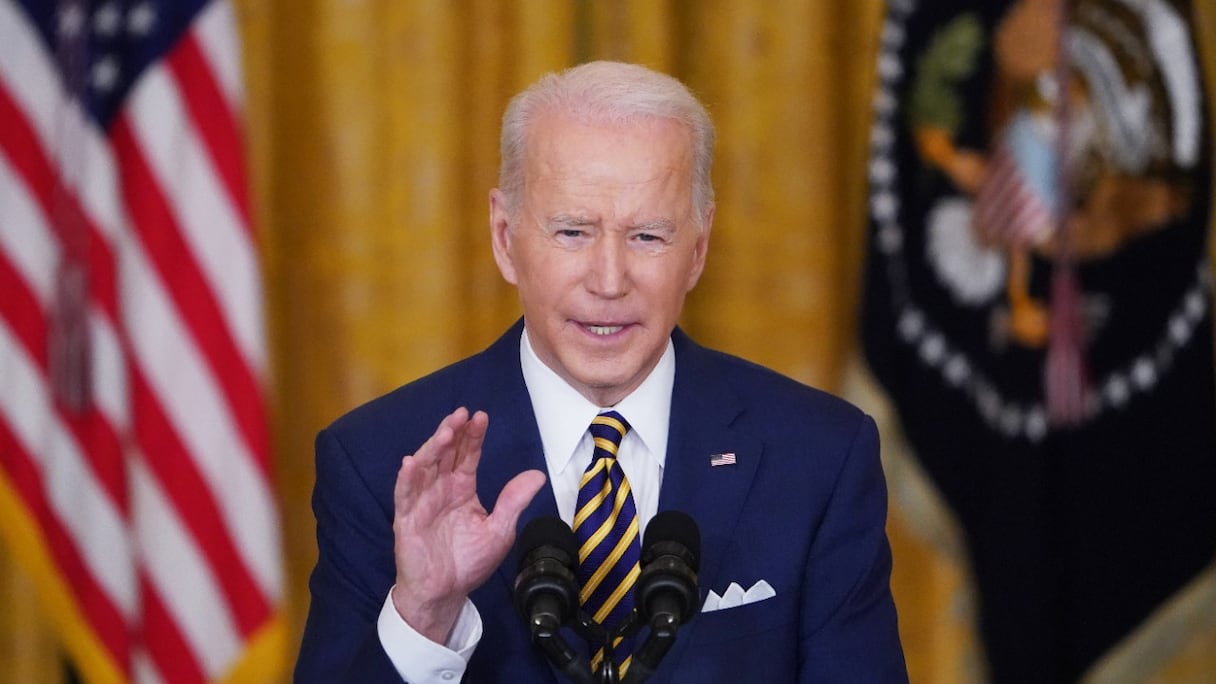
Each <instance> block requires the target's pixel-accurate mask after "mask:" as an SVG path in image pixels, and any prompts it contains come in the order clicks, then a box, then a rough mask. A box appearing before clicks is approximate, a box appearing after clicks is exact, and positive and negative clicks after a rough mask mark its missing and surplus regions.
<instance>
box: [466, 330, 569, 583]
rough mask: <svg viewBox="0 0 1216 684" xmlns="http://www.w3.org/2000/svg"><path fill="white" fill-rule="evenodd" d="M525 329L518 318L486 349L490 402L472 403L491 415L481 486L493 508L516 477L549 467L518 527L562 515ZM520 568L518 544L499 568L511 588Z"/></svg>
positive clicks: (483, 381) (485, 393)
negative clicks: (523, 359)
mask: <svg viewBox="0 0 1216 684" xmlns="http://www.w3.org/2000/svg"><path fill="white" fill-rule="evenodd" d="M522 330H523V323H522V321H521V322H519V323H516V324H515V325H514V326H513V327H512V328H511V330H510V331H508V332H507V333H506V334H504V335H503V336H502V337H501V338H499V340H498V341H497V342H495V343H494V344H493V345H491V346H490V348H489V349H487V350H486V351H485V352H484V353H483V354H482V355H481V360H482V361H483V366H482V369H483V370H484V372H482V373H478V374H476V375H477V377H474V378H473V382H474V383H475V385H476V388H477V389H475V390H474V393H475V394H476V395H477V396H479V397H480V398H481V399H482V401H483V402H484V403H482V404H481V405H480V406H470V407H469V408H470V409H476V408H481V409H482V410H484V411H485V412H486V413H487V414H489V416H490V428H489V430H488V432H487V433H486V441H485V444H484V445H482V450H481V463H480V464H478V467H477V492H478V495H479V496H480V497H481V503H482V505H483V506H485V508H486V510H487V511H489V510H493V507H494V503H495V500H496V499H497V498H498V494H499V492H501V491H502V488H503V487H504V486H505V485H506V484H507V482H509V481H510V480H511V478H513V477H515V476H516V475H518V474H519V473H522V472H523V471H525V470H532V469H535V470H539V471H541V472H542V473H546V475H545V477H546V480H545V486H544V487H543V488H541V490H540V491H539V492H537V493H536V496H535V497H533V498H532V502H531V503H530V504H528V507H527V508H525V509H524V511H523V513H522V514H521V515H520V516H519V523H518V524H517V525H516V531H517V532H518V531H519V530H522V529H523V527H524V526H525V525H527V524H528V522H529V521H531V520H533V519H535V518H538V517H543V516H553V517H557V515H558V513H557V502H556V501H555V499H554V498H553V487H552V486H551V485H550V484H549V482H548V470H547V466H546V464H545V454H544V446H543V445H542V443H541V439H540V429H539V428H538V427H537V425H536V416H535V415H534V414H533V413H532V402H531V401H529V399H528V390H527V387H526V386H525V385H524V376H523V371H522V370H521V369H520V366H519V337H520V334H521V332H522ZM518 569H519V558H517V557H516V554H515V550H514V549H512V552H511V554H510V555H508V557H507V559H506V560H505V561H504V562H503V563H502V564H501V565H500V566H499V568H498V572H497V574H498V576H499V577H500V579H501V580H502V581H503V582H505V583H506V588H507V591H508V592H511V591H512V590H513V588H514V586H515V575H516V573H517V571H518Z"/></svg>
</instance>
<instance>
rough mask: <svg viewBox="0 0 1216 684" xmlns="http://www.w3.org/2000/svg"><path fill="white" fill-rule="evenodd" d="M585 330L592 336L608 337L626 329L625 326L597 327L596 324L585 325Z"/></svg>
mask: <svg viewBox="0 0 1216 684" xmlns="http://www.w3.org/2000/svg"><path fill="white" fill-rule="evenodd" d="M583 329H584V330H586V331H587V332H589V333H591V334H592V335H596V336H598V337H608V336H610V335H615V334H617V333H619V332H620V331H622V330H624V329H625V326H624V325H597V324H594V323H584V324H583Z"/></svg>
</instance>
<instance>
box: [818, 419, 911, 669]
mask: <svg viewBox="0 0 1216 684" xmlns="http://www.w3.org/2000/svg"><path fill="white" fill-rule="evenodd" d="M886 518H887V490H886V482H885V480H884V478H883V472H882V464H881V461H880V459H879V448H878V430H877V428H876V426H875V425H874V421H873V419H871V418H870V417H869V416H864V417H863V418H862V420H861V421H860V422H859V424H858V426H857V428H856V432H855V434H854V435H853V438H852V440H851V443H850V444H849V446H848V449H847V453H846V455H845V456H844V459H843V461H842V462H841V467H840V470H839V472H838V473H837V476H836V484H835V486H834V487H833V489H832V494H831V498H830V500H829V502H828V507H827V510H826V513H825V517H824V520H823V523H822V525H821V526H820V528H819V529H820V532H819V534H817V536H816V538H815V540H814V542H813V544H812V546H811V550H810V558H809V559H808V564H807V568H808V569H807V575H806V578H805V583H804V586H803V588H802V591H803V601H804V606H803V611H802V616H803V617H802V626H801V629H802V631H801V635H802V638H801V642H800V644H799V660H800V674H799V680H800V681H802V682H817V683H819V684H822V683H824V682H881V683H887V682H891V683H904V682H907V681H908V675H907V668H906V666H905V664H904V656H903V648H902V647H901V645H900V641H899V632H898V629H897V625H896V616H895V602H894V600H893V599H892V596H891V588H890V577H891V549H890V545H889V544H888V542H887V536H886Z"/></svg>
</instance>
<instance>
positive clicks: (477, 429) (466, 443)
mask: <svg viewBox="0 0 1216 684" xmlns="http://www.w3.org/2000/svg"><path fill="white" fill-rule="evenodd" d="M489 427H490V416H489V415H487V414H486V412H485V411H478V412H476V413H474V414H473V416H472V417H471V418H469V422H468V423H467V424H465V426H464V432H463V433H462V435H461V440H460V443H459V445H458V447H457V449H456V461H455V464H454V470H456V471H457V472H460V473H462V474H465V475H474V474H476V473H477V464H478V463H480V462H481V447H482V445H483V444H485V441H486V430H487V429H489Z"/></svg>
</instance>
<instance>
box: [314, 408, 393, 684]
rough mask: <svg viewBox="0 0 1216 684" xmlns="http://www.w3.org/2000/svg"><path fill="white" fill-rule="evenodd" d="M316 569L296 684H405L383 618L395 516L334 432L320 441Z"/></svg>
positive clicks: (324, 433) (390, 575) (390, 578)
mask: <svg viewBox="0 0 1216 684" xmlns="http://www.w3.org/2000/svg"><path fill="white" fill-rule="evenodd" d="M312 505H313V513H314V514H315V515H316V520H317V552H318V556H317V565H316V567H315V568H314V569H313V573H312V576H311V578H310V579H309V589H310V591H311V594H312V601H311V604H310V607H309V611H308V621H307V623H306V624H305V627H304V638H303V642H302V643H301V645H300V653H299V657H298V658H297V660H296V669H295V681H296V682H368V683H372V682H394V683H396V682H401V681H402V680H401V677H400V676H399V675H398V674H397V672H396V670H395V669H394V668H393V665H392V662H391V661H390V660H389V658H388V656H387V655H386V654H385V652H384V649H383V648H382V647H381V645H380V640H379V636H378V633H377V630H376V619H377V617H378V615H379V613H380V609H381V607H382V605H383V603H384V597H385V596H386V595H387V593H388V591H389V589H390V588H391V587H392V584H393V580H394V574H395V570H394V568H395V565H394V561H393V532H392V514H391V512H390V511H386V510H384V508H383V505H382V504H381V503H379V502H378V501H377V498H376V496H375V495H374V494H373V492H372V490H371V489H370V488H369V487H368V486H367V483H366V482H365V480H364V479H363V477H362V475H361V474H360V473H359V471H357V470H356V469H355V468H354V467H353V465H352V463H351V459H350V456H349V454H348V453H347V452H346V450H345V449H344V448H343V446H342V444H341V443H340V442H339V441H338V439H337V437H336V436H334V434H333V433H332V432H331V431H328V430H327V431H322V432H321V433H320V434H319V435H318V436H317V442H316V485H315V487H314V489H313V497H312Z"/></svg>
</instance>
